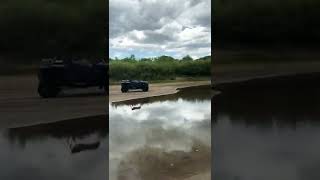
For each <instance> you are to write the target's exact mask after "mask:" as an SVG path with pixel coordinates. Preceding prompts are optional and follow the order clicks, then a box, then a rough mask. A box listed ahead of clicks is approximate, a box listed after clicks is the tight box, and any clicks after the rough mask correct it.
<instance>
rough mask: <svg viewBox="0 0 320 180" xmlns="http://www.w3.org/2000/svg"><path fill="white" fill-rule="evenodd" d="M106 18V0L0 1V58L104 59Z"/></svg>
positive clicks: (23, 59)
mask: <svg viewBox="0 0 320 180" xmlns="http://www.w3.org/2000/svg"><path fill="white" fill-rule="evenodd" d="M107 15H108V8H107V1H106V0H95V1H91V0H68V1H65V0H28V1H25V0H3V1H1V2H0V34H1V36H0V58H1V59H2V60H3V59H4V60H8V59H9V60H14V61H22V62H30V61H29V60H30V59H37V58H43V57H53V56H56V55H61V56H69V55H73V54H77V55H79V56H82V57H92V56H93V57H106V55H105V52H106V51H105V49H106V47H107V43H106V38H107V28H108V24H107ZM37 60H38V59H37Z"/></svg>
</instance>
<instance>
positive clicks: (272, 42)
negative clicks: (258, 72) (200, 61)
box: [212, 0, 320, 48]
mask: <svg viewBox="0 0 320 180" xmlns="http://www.w3.org/2000/svg"><path fill="white" fill-rule="evenodd" d="M212 5H213V10H212V17H213V18H212V21H213V24H212V25H213V29H214V30H213V32H214V40H213V42H214V44H215V47H217V48H230V47H232V46H236V47H239V46H240V47H247V48H252V47H254V48H257V47H263V48H264V47H276V46H282V47H283V46H285V47H289V48H290V47H300V48H310V47H317V48H318V47H319V45H320V44H319V43H318V42H319V40H320V21H319V18H320V11H319V8H320V1H317V0H215V1H213V4H212Z"/></svg>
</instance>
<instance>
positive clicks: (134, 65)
mask: <svg viewBox="0 0 320 180" xmlns="http://www.w3.org/2000/svg"><path fill="white" fill-rule="evenodd" d="M109 61H110V66H109V75H110V79H112V80H123V79H143V80H168V79H170V80H171V79H175V78H176V77H177V76H190V77H195V76H196V77H200V76H210V73H211V72H210V67H211V66H210V65H211V57H210V56H207V57H204V58H201V59H197V60H191V61H189V60H187V61H184V60H178V59H174V58H172V57H169V56H161V57H158V58H155V59H148V58H144V59H141V60H136V59H128V58H124V59H121V60H114V59H110V58H109Z"/></svg>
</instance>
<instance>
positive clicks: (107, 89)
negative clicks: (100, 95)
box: [103, 84, 109, 94]
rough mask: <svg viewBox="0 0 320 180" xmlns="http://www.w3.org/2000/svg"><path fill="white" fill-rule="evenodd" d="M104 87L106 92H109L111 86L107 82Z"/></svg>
mask: <svg viewBox="0 0 320 180" xmlns="http://www.w3.org/2000/svg"><path fill="white" fill-rule="evenodd" d="M103 89H104V92H105V93H106V94H108V93H109V86H108V85H107V84H106V85H104V86H103Z"/></svg>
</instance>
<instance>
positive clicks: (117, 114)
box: [109, 87, 211, 180]
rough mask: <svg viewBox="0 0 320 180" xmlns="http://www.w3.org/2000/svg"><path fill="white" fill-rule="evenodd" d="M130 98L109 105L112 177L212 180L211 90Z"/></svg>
mask: <svg viewBox="0 0 320 180" xmlns="http://www.w3.org/2000/svg"><path fill="white" fill-rule="evenodd" d="M200 89H202V90H200ZM195 91H199V92H201V93H200V95H199V97H198V96H196V95H195ZM197 94H198V92H197ZM131 103H132V104H129V103H128V102H126V103H122V104H116V105H111V104H110V105H109V116H110V117H109V119H110V121H109V126H110V137H109V170H110V172H109V179H110V180H128V179H130V180H135V179H139V180H140V179H141V180H149V179H153V180H158V179H159V180H163V179H185V178H190V179H192V178H193V179H199V177H200V178H202V179H210V167H211V166H210V164H211V158H210V157H211V125H210V124H211V116H210V115H211V113H210V111H211V101H210V89H208V88H203V87H202V88H199V89H197V88H193V91H192V90H190V89H189V90H186V91H182V92H181V93H180V94H178V95H172V96H168V97H158V98H150V99H143V100H139V101H131ZM132 105H133V106H134V107H137V106H139V107H141V108H139V109H135V110H132Z"/></svg>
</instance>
